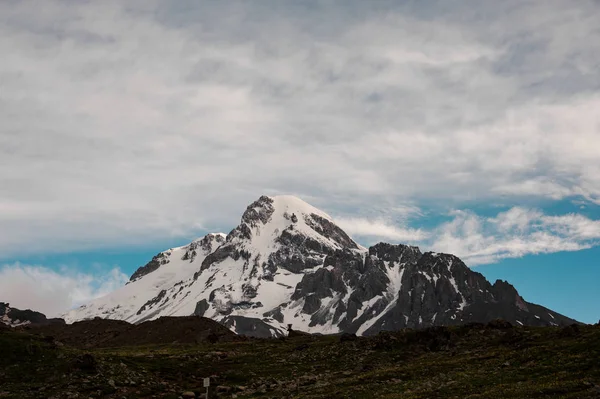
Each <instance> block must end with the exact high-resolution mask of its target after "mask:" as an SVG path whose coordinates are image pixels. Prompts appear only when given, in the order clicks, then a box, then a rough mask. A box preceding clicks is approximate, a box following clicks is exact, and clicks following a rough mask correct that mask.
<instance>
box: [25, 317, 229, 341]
mask: <svg viewBox="0 0 600 399" xmlns="http://www.w3.org/2000/svg"><path fill="white" fill-rule="evenodd" d="M23 329H25V330H28V332H30V333H33V334H39V335H44V336H48V337H52V338H53V339H54V340H56V341H59V342H62V343H64V344H66V345H69V346H73V347H78V348H107V347H119V346H142V345H160V344H176V343H182V344H190V343H194V344H196V343H201V342H206V341H208V342H217V341H233V340H236V339H240V338H239V337H238V336H237V335H236V334H235V333H233V332H231V331H230V330H228V329H227V328H225V327H223V326H222V325H220V324H219V323H217V322H216V321H214V320H211V319H207V318H205V317H197V316H187V317H161V318H159V319H157V320H152V321H146V322H143V323H140V324H130V323H127V322H125V321H121V320H109V319H101V318H95V319H93V320H84V321H80V322H76V323H73V324H68V325H48V326H40V327H24V328H23Z"/></svg>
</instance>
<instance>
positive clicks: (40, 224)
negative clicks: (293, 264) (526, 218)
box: [0, 0, 600, 261]
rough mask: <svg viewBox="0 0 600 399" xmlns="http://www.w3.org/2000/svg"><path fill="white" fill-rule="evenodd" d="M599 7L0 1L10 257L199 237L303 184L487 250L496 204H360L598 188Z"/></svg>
mask: <svg viewBox="0 0 600 399" xmlns="http://www.w3.org/2000/svg"><path fill="white" fill-rule="evenodd" d="M598 20H600V7H599V6H598V3H597V2H595V1H591V0H590V1H578V2H560V1H550V2H545V3H544V4H541V3H537V2H522V1H507V2H499V3H498V4H492V3H486V4H484V3H480V2H466V3H462V4H461V5H457V4H454V5H452V6H450V5H449V4H447V3H444V2H438V1H425V2H418V3H417V2H409V3H406V4H405V5H398V6H391V5H390V3H383V2H382V3H379V2H359V1H347V2H322V1H310V2H305V3H302V4H300V3H296V4H283V3H281V2H276V1H267V2H261V3H260V4H257V3H247V2H235V1H234V2H227V3H223V2H218V3H210V2H187V1H181V2H180V1H178V2H167V1H155V0H153V1H133V2H127V4H125V3H123V2H117V1H103V2H77V3H73V2H65V1H59V0H48V1H45V2H43V3H39V2H33V1H19V2H11V1H9V2H3V3H0V53H1V54H3V60H2V63H0V87H1V90H0V119H1V120H2V121H3V124H2V127H0V165H1V166H2V167H1V168H0V187H2V190H1V194H0V237H2V239H1V240H0V253H1V254H2V256H3V257H15V256H19V255H20V254H23V253H29V252H38V253H39V252H48V251H73V250H83V249H86V248H101V247H106V246H119V245H134V244H140V243H148V242H160V241H161V240H163V239H164V237H172V236H175V237H191V236H193V235H196V234H197V233H198V232H199V231H203V230H212V229H215V230H223V229H226V228H227V227H231V226H232V225H233V224H235V222H236V221H237V220H238V218H239V215H240V213H241V211H242V210H243V209H244V207H245V206H246V205H247V204H248V203H249V202H251V201H252V200H254V199H255V198H257V197H258V196H259V195H261V194H263V193H266V194H275V193H290V192H293V193H296V194H297V195H299V196H301V197H303V198H312V199H313V200H312V201H311V202H312V203H314V205H316V206H319V207H323V208H325V210H327V211H328V212H330V213H332V214H334V213H337V214H340V213H344V212H343V211H344V210H345V209H346V208H348V209H349V208H352V209H355V210H357V211H358V213H357V214H356V215H355V216H353V218H354V219H352V220H349V223H347V225H348V226H349V229H350V230H352V229H354V231H355V232H357V233H360V234H367V233H369V234H373V232H378V233H377V234H383V233H382V231H383V232H385V234H387V235H388V236H389V237H395V238H397V239H402V238H404V239H406V240H410V239H417V240H421V239H428V237H429V239H430V238H431V237H439V239H438V241H437V245H438V246H439V247H441V248H449V249H451V248H453V245H454V244H452V243H453V242H454V241H453V237H456V236H457V235H459V236H460V235H461V234H462V235H466V234H467V233H468V232H473V233H474V234H475V237H479V236H480V237H479V238H477V239H475V238H470V240H472V241H470V243H466V244H465V243H463V244H460V245H462V246H457V247H456V248H458V249H465V252H468V253H472V254H478V255H476V256H478V257H479V258H477V259H480V260H487V259H491V258H490V256H491V257H492V258H493V256H496V255H490V254H489V253H488V252H486V251H484V250H483V249H481V248H483V247H482V246H481V245H483V244H481V242H484V243H485V242H488V241H489V240H490V239H492V238H494V237H496V236H497V235H499V234H500V233H501V231H502V230H501V229H502V228H505V227H500V224H499V223H500V222H498V223H496V222H493V221H490V220H487V219H485V218H484V219H481V217H479V216H476V215H474V214H471V213H469V212H467V213H465V214H462V215H458V214H457V215H456V217H455V220H454V221H453V222H452V223H454V224H448V225H444V226H440V227H439V229H437V230H435V229H430V230H435V231H439V233H434V232H430V233H427V235H424V234H425V233H424V231H425V230H424V228H419V227H415V226H409V225H403V226H400V224H393V223H392V226H388V224H389V223H387V221H386V220H387V219H385V218H375V219H373V218H371V217H370V215H367V214H366V213H362V211H363V210H364V209H365V208H366V207H367V206H368V207H369V208H370V209H371V210H377V209H379V210H382V209H386V208H388V207H393V206H396V205H398V204H417V205H418V206H421V204H422V203H427V204H433V205H434V206H435V207H438V208H439V207H443V206H446V207H449V208H453V209H454V208H456V209H465V207H467V205H468V204H472V203H474V202H476V203H484V202H488V201H495V200H497V199H499V198H500V199H502V201H503V202H504V203H507V204H509V205H510V206H513V205H517V204H519V203H520V202H521V201H522V200H527V201H529V202H536V201H548V200H559V199H565V198H571V197H577V198H581V199H583V200H584V201H585V202H586V204H587V203H589V204H594V203H595V204H600V157H599V156H598V150H597V149H598V148H600V135H598V131H600V120H599V116H598V112H596V110H597V109H600V95H599V94H598V92H599V91H598V89H599V88H600V73H599V72H598V68H597V65H598V64H599V63H600V32H599V31H598V27H597V21H598ZM515 212H517V211H515ZM367 216H369V217H367ZM498 217H500V216H498ZM506 217H514V218H517V217H519V216H518V215H512V216H510V215H509V216H506ZM521 217H523V216H521ZM564 217H565V218H566V217H567V216H564ZM568 217H569V218H573V219H576V218H577V217H578V216H577V215H572V216H568ZM361 218H362V219H365V218H367V219H368V220H371V222H369V223H366V222H360V219H361ZM538 219H539V218H538ZM584 219H585V218H584ZM373 220H375V221H376V222H372V221H373ZM536 220H537V219H536ZM561 220H563V221H564V220H566V219H561ZM373 223H376V225H375V226H373ZM503 223H504V225H506V223H508V222H503ZM536 223H540V225H539V226H541V227H540V228H539V229H538V227H535V226H538V225H535V226H533V225H531V224H526V225H524V227H523V228H526V229H529V230H528V231H530V234H529V235H528V236H527V237H528V239H529V243H530V244H531V245H533V243H534V242H535V243H540V242H542V243H543V242H547V244H543V245H541V247H540V249H539V251H540V252H543V251H544V250H545V249H544V248H549V246H552V245H554V247H556V246H557V245H559V244H552V243H551V242H550V241H549V240H550V238H551V237H556V234H558V233H557V232H559V230H560V229H565V228H566V227H564V226H563V225H560V223H559V224H556V223H558V222H556V221H554V222H552V221H548V220H546V221H538V222H536ZM572 223H574V224H576V222H575V221H573V222H572ZM577 223H580V227H579V229H580V230H578V231H579V233H577V234H589V233H586V232H587V231H588V229H591V230H592V231H593V230H594V228H595V227H591V228H590V227H589V225H590V224H591V225H592V226H593V225H594V223H596V222H595V221H594V220H591V219H589V220H588V221H586V220H583V221H581V220H579V222H577ZM504 225H503V226H504ZM490 226H492V227H490ZM561 226H562V227H561ZM374 227H375V228H374ZM511 228H512V227H511ZM478 229H479V230H478ZM481 229H482V230H481ZM486 229H492V230H493V231H494V233H489V232H488V231H487V230H486ZM552 229H554V230H552ZM480 230H481V231H480ZM511 231H512V230H511ZM561 232H562V230H561ZM490 234H491V236H490ZM534 234H537V235H536V236H534ZM561 234H566V235H567V236H568V237H571V234H576V233H574V232H572V231H569V232H562V233H561ZM593 234H594V233H592V235H593ZM548 235H549V237H550V238H549V237H547V236H548ZM469 237H471V236H469ZM490 237H491V238H490ZM496 238H497V237H496ZM496 238H494V239H496ZM563 238H564V237H563ZM519 239H521V240H523V238H519ZM582 239H584V238H582ZM593 239H594V238H593V237H588V238H585V239H584V240H593ZM503 240H504V238H502V239H500V242H504V244H497V245H498V248H500V249H498V250H495V251H492V252H493V253H495V254H497V253H516V252H514V251H517V249H515V248H517V247H518V245H521V244H519V242H520V241H511V242H510V243H507V242H505V241H503ZM513 240H517V238H514V239H513ZM494 243H496V241H494ZM451 244H452V245H451ZM560 245H563V246H565V248H568V249H573V248H576V245H582V246H585V245H592V241H585V242H582V241H577V242H565V241H561V243H560ZM484 247H487V246H486V245H484ZM509 247H510V248H512V249H510V248H509ZM503 248H504V249H503ZM466 249H468V251H467V250H466ZM454 251H455V252H459V251H457V250H456V249H455V250H454ZM502 251H504V252H502ZM511 251H512V252H511ZM473 256H475V255H473ZM473 259H475V258H473ZM476 261H479V260H476Z"/></svg>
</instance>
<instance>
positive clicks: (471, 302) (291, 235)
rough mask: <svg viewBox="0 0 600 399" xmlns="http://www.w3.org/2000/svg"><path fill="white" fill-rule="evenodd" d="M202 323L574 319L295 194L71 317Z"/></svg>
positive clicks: (241, 327) (386, 325) (239, 327)
mask: <svg viewBox="0 0 600 399" xmlns="http://www.w3.org/2000/svg"><path fill="white" fill-rule="evenodd" d="M189 315H200V316H205V317H210V318H212V319H215V320H217V321H219V322H221V323H222V324H224V325H226V326H227V327H229V328H230V329H232V330H233V331H236V332H238V333H242V334H248V335H254V336H279V335H282V334H284V331H285V330H286V329H287V325H288V324H292V325H293V328H294V329H297V330H303V331H308V332H312V333H336V332H341V331H344V332H355V333H358V334H373V333H377V332H378V331H381V330H391V329H398V328H403V327H427V326H431V325H439V324H446V325H448V324H459V323H465V322H471V321H478V322H486V321H489V320H492V319H495V318H503V319H506V320H509V321H511V322H513V323H515V324H527V325H563V324H571V323H574V322H575V321H574V320H571V319H569V318H567V317H564V316H562V315H560V314H558V313H556V312H553V311H550V310H548V309H546V308H543V307H541V306H538V305H534V304H531V303H527V302H525V301H524V300H523V299H522V298H521V297H520V296H519V294H518V293H517V291H516V290H515V289H514V287H512V286H511V285H510V284H508V283H506V282H502V281H496V283H495V284H493V285H492V284H490V283H489V282H488V281H487V280H486V279H485V278H484V277H483V276H482V275H481V274H479V273H476V272H473V271H472V270H470V269H469V268H468V267H467V266H466V265H465V264H464V263H463V262H462V261H461V260H460V259H458V258H457V257H455V256H453V255H448V254H436V253H432V252H427V253H424V254H423V253H421V251H420V250H419V248H417V247H413V246H406V245H390V244H385V243H380V244H377V245H375V246H372V247H371V248H368V249H367V248H364V247H362V246H360V245H358V244H357V243H356V242H354V241H353V240H352V239H351V238H350V237H349V236H348V235H347V234H346V233H345V232H344V231H343V230H342V229H341V228H339V227H338V226H337V225H336V224H335V222H334V221H333V219H332V218H331V217H330V216H329V215H327V214H326V213H324V212H322V211H320V210H318V209H316V208H314V207H313V206H311V205H309V204H307V203H306V202H304V201H302V200H300V199H298V198H296V197H292V196H276V197H266V196H263V197H261V198H259V199H258V200H257V201H256V202H254V203H252V204H251V205H250V206H248V208H247V209H246V211H245V212H244V214H243V215H242V220H241V223H240V224H239V225H238V226H237V227H236V228H235V229H233V230H232V231H231V232H230V233H229V234H228V235H227V236H226V235H225V234H222V233H217V234H208V235H207V236H205V237H202V238H200V239H198V240H195V241H193V242H192V243H190V244H189V245H186V246H183V247H179V248H172V249H169V250H167V251H164V252H161V253H159V254H158V255H156V256H155V257H154V258H153V259H152V260H151V261H150V262H149V263H148V264H147V265H145V266H143V267H140V268H139V269H138V270H137V271H136V272H135V273H134V274H133V275H132V277H131V280H130V282H129V283H128V284H127V285H125V286H124V287H122V288H120V289H118V290H116V291H114V292H112V293H111V294H109V295H107V296H105V297H103V298H99V299H97V300H95V301H93V302H91V303H89V304H86V305H83V306H81V307H79V308H78V309H74V310H72V311H70V312H68V313H67V314H65V315H64V318H65V320H66V321H67V322H68V323H71V322H74V321H77V320H82V319H88V318H93V317H98V316H99V317H103V318H111V319H121V320H126V321H128V322H132V323H137V322H142V321H145V320H149V319H154V318H157V317H160V316H189Z"/></svg>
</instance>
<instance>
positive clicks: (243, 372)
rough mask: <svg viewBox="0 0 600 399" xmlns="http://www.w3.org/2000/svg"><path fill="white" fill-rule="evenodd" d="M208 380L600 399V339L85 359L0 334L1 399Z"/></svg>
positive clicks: (262, 386) (384, 394)
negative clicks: (207, 378)
mask: <svg viewBox="0 0 600 399" xmlns="http://www.w3.org/2000/svg"><path fill="white" fill-rule="evenodd" d="M204 377H211V384H212V385H213V387H214V392H213V391H211V397H225V398H230V397H237V398H254V397H262V398H267V397H271V398H284V397H289V398H292V397H293V398H296V397H297V398H546V397H548V398H549V397H556V398H599V397H600V327H598V326H570V327H564V328H549V327H536V328H533V327H524V328H523V327H519V328H517V327H509V326H506V325H504V324H503V323H491V324H489V325H485V326H484V325H470V326H463V327H450V328H445V327H437V328H430V329H425V330H418V331H414V330H404V331H398V332H393V333H381V334H379V335H377V336H374V337H368V338H361V337H358V338H357V337H354V336H344V337H340V336H321V337H319V336H298V337H293V338H285V339H273V340H252V339H248V340H241V341H238V342H232V341H229V342H216V343H209V342H200V343H195V344H169V345H152V346H141V347H135V346H127V347H118V348H86V349H79V348H76V347H72V346H67V345H64V344H62V343H61V342H56V341H55V340H54V339H53V338H52V337H47V336H46V337H44V336H43V335H40V334H39V333H37V334H35V335H32V334H31V331H24V332H15V331H6V330H5V331H0V398H153V397H156V398H179V397H203V396H202V395H201V394H202V393H203V392H204V388H202V378H204ZM184 393H185V395H187V396H185V395H183V394H184ZM192 395H194V396H192Z"/></svg>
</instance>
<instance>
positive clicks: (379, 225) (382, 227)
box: [335, 218, 427, 242]
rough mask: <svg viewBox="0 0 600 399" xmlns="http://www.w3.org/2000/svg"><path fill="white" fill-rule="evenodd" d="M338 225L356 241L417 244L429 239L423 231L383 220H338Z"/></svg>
mask: <svg viewBox="0 0 600 399" xmlns="http://www.w3.org/2000/svg"><path fill="white" fill-rule="evenodd" d="M335 221H336V224H337V225H338V226H340V227H341V228H342V229H343V230H344V231H345V232H346V233H348V234H350V235H351V236H353V237H355V238H356V239H360V238H365V239H367V240H369V239H373V238H385V239H388V240H392V241H394V242H415V241H422V240H424V239H425V238H427V233H426V232H424V231H423V230H421V229H411V228H406V227H397V226H394V225H392V224H389V223H387V222H386V221H383V220H369V219H362V218H336V220H335Z"/></svg>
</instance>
